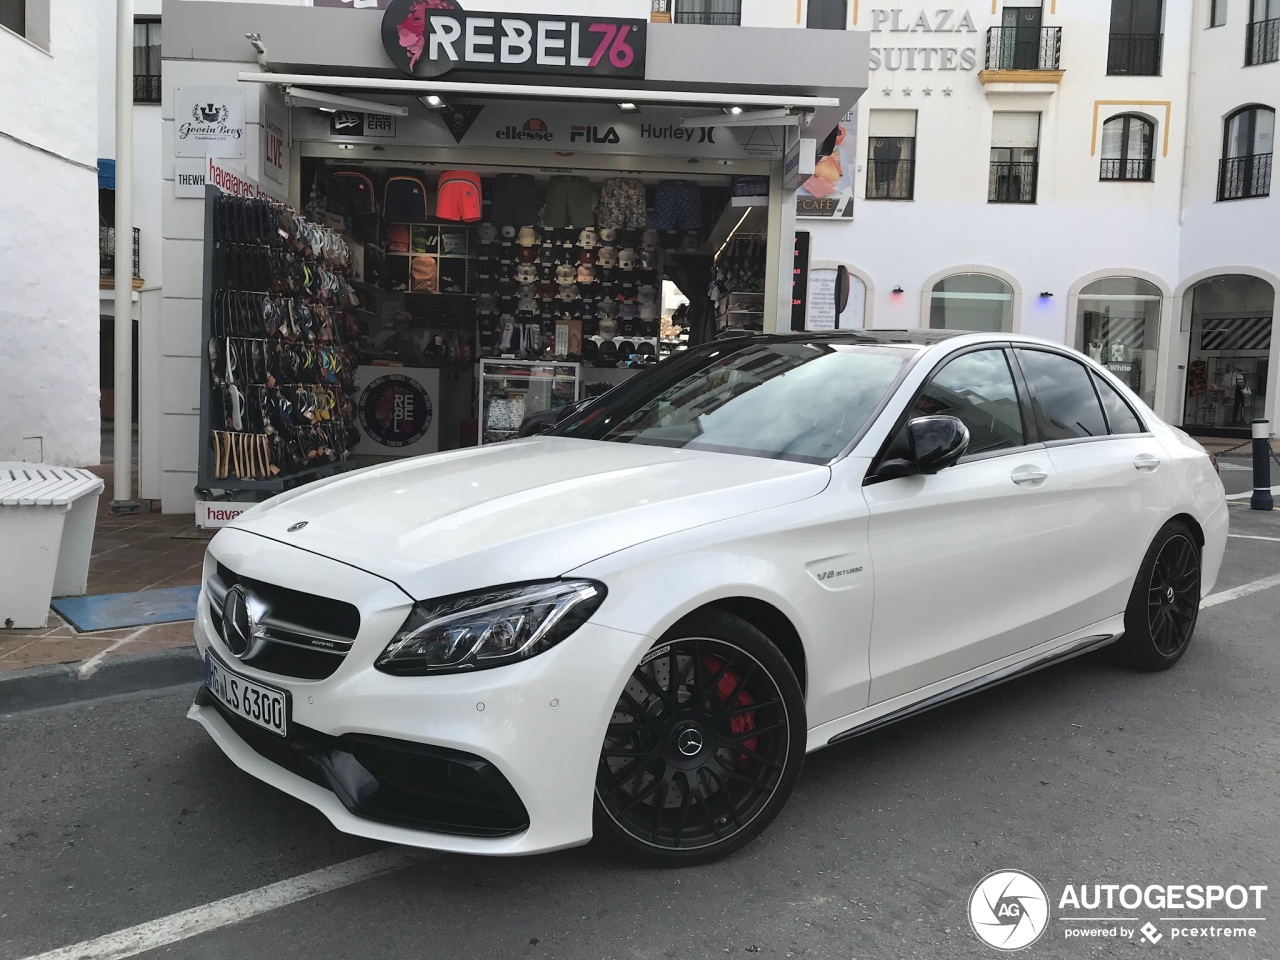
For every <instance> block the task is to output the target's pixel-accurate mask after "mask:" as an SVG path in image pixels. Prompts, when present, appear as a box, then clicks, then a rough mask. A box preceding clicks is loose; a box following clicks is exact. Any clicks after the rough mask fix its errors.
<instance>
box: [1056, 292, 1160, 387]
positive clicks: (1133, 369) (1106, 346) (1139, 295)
mask: <svg viewBox="0 0 1280 960" xmlns="http://www.w3.org/2000/svg"><path fill="white" fill-rule="evenodd" d="M1162 301H1163V297H1162V296H1161V294H1160V288H1159V287H1157V286H1156V285H1155V284H1153V283H1148V282H1147V281H1146V280H1139V279H1137V278H1136V277H1103V278H1102V279H1101V280H1094V281H1093V282H1092V283H1089V284H1086V285H1085V287H1084V289H1083V290H1081V291H1080V297H1079V305H1078V307H1077V314H1076V330H1077V331H1078V332H1077V336H1078V337H1080V342H1078V343H1077V344H1076V346H1078V347H1080V348H1081V349H1082V350H1083V351H1084V352H1085V353H1087V354H1088V355H1089V356H1091V357H1093V359H1095V360H1097V361H1098V362H1099V363H1101V364H1103V365H1104V366H1106V368H1107V369H1108V370H1110V371H1111V372H1112V373H1114V374H1115V375H1116V376H1117V377H1119V378H1120V379H1121V380H1123V381H1124V382H1125V383H1127V384H1128V385H1129V386H1130V388H1132V390H1133V392H1134V393H1137V394H1138V395H1139V396H1141V397H1142V399H1143V400H1145V401H1146V402H1147V405H1148V406H1154V405H1155V400H1156V371H1157V366H1158V365H1157V363H1156V351H1157V350H1158V349H1159V346H1160V307H1161V303H1162Z"/></svg>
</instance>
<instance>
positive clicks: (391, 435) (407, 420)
mask: <svg viewBox="0 0 1280 960" xmlns="http://www.w3.org/2000/svg"><path fill="white" fill-rule="evenodd" d="M359 410H360V424H361V426H363V427H364V430H365V433H367V434H368V435H369V436H370V437H372V438H373V439H374V440H375V441H377V442H378V443H380V444H382V445H383V446H384V447H407V446H410V445H411V444H414V443H417V442H418V441H419V440H421V439H422V437H423V435H424V434H425V433H426V432H427V431H428V430H429V429H430V428H431V417H432V413H433V411H432V408H431V398H430V397H429V396H427V393H426V391H425V390H423V389H422V387H421V386H419V385H418V382H417V381H416V380H413V379H411V378H409V377H406V376H405V375H404V374H402V373H390V374H387V375H386V376H385V377H378V379H376V380H374V381H373V382H372V383H370V384H369V385H368V386H367V387H365V388H364V390H363V391H362V392H361V394H360V403H359Z"/></svg>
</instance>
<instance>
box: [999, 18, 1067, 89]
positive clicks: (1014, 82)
mask: <svg viewBox="0 0 1280 960" xmlns="http://www.w3.org/2000/svg"><path fill="white" fill-rule="evenodd" d="M1061 54H1062V28H1061V27H1040V28H1038V29H1035V30H1027V29H1025V28H1020V27H991V28H990V29H988V30H987V55H986V65H985V69H983V70H980V71H978V80H979V81H981V82H982V83H983V84H986V85H987V86H988V87H989V88H990V87H991V86H992V85H993V84H994V85H998V86H997V89H998V92H1001V93H1016V92H1019V90H1022V89H1026V87H1025V86H1024V85H1032V86H1031V87H1030V92H1034V93H1052V92H1053V89H1052V86H1049V87H1047V88H1046V86H1044V85H1056V84H1059V83H1061V82H1062V75H1063V73H1064V71H1063V70H1062V69H1060V67H1059V63H1060V59H1061ZM989 92H997V91H996V90H989Z"/></svg>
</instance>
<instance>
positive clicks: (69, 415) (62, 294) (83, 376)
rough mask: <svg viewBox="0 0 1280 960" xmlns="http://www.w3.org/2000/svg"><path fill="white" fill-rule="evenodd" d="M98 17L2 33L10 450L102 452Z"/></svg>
mask: <svg viewBox="0 0 1280 960" xmlns="http://www.w3.org/2000/svg"><path fill="white" fill-rule="evenodd" d="M96 21H97V18H96V11H95V10H93V9H90V10H87V11H86V10H85V9H83V8H82V7H81V6H80V5H79V4H75V3H54V4H53V8H52V12H51V19H50V25H49V26H50V43H49V50H48V52H47V53H46V52H45V51H42V50H38V49H36V48H35V47H33V46H32V45H30V44H28V43H26V42H25V41H24V40H22V39H21V38H19V37H16V36H14V35H13V34H10V33H8V32H7V31H0V170H3V171H4V188H3V189H2V190H0V460H10V459H18V460H20V459H32V458H39V459H43V460H44V461H45V462H48V463H58V464H74V465H84V464H96V463H97V462H98V460H99V453H100V444H101V440H100V436H99V426H100V425H99V414H98V349H97V344H98V243H97V236H98V233H97V219H98V218H97V209H98V205H97V193H96V191H97V143H96V129H95V113H96V109H97V87H96V79H97V44H96V38H95V34H96V32H97V29H98V24H97V22H96Z"/></svg>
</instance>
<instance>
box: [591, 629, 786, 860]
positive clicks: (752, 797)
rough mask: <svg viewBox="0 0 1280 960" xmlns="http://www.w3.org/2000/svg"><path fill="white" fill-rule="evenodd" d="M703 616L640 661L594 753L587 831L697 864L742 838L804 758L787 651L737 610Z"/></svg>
mask: <svg viewBox="0 0 1280 960" xmlns="http://www.w3.org/2000/svg"><path fill="white" fill-rule="evenodd" d="M700 620H701V621H702V622H696V623H693V622H686V624H684V628H683V629H681V630H680V631H679V633H680V636H678V637H675V638H672V639H666V640H663V641H660V642H659V643H658V644H657V645H656V646H654V648H653V649H652V650H650V651H649V653H648V654H646V655H645V657H644V658H643V659H642V660H641V661H640V663H639V665H638V666H637V667H636V668H635V670H634V671H633V672H632V674H631V677H630V678H629V679H628V681H627V684H626V687H625V688H624V689H623V691H622V694H621V696H620V697H619V698H618V703H617V706H616V707H615V708H614V712H613V715H612V717H611V718H610V721H609V726H608V730H607V732H606V735H605V740H604V746H603V748H602V750H601V753H600V764H599V768H598V772H597V775H596V824H597V829H596V834H597V836H600V837H601V839H603V840H604V841H605V842H606V843H608V844H610V845H611V846H614V847H615V848H619V849H621V850H622V851H623V852H625V853H627V854H630V855H632V856H633V857H638V858H640V859H643V860H646V861H648V862H650V863H658V864H664V865H675V864H692V863H703V862H706V861H708V860H713V859H717V858H719V857H721V856H725V855H727V854H729V853H731V852H733V851H734V850H736V849H738V848H740V847H741V846H743V845H745V844H746V843H748V842H749V841H750V840H751V839H752V838H754V837H755V836H756V835H758V834H759V833H760V832H761V831H762V830H763V829H764V828H765V826H767V825H768V823H769V821H770V820H772V819H773V817H774V816H775V815H776V814H777V811H778V810H779V809H780V808H781V806H782V804H783V803H784V802H785V800H786V798H787V796H788V795H789V794H790V792H791V789H792V787H793V786H794V784H795V780H796V777H797V776H798V775H799V771H800V764H801V762H802V760H803V753H804V730H805V721H804V704H803V698H802V695H801V691H800V687H799V684H798V683H797V681H796V679H795V675H794V674H793V672H792V671H791V668H790V666H789V665H788V664H787V662H786V660H785V658H783V656H782V655H781V653H779V652H778V650H777V648H776V647H774V645H773V644H772V643H771V642H770V641H769V640H768V639H767V638H766V637H765V636H764V635H763V634H762V633H760V632H759V631H758V630H756V629H755V628H754V627H752V626H750V625H749V624H747V623H746V622H744V621H742V620H740V619H738V618H737V617H732V616H729V615H727V614H711V615H709V616H704V617H702V618H700Z"/></svg>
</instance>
